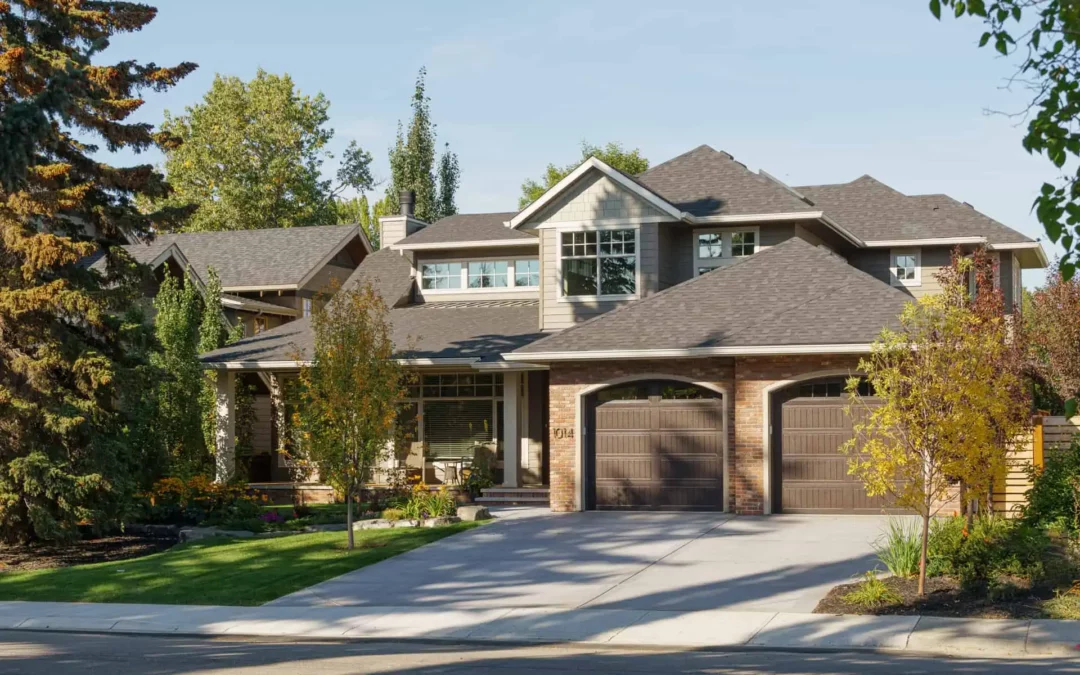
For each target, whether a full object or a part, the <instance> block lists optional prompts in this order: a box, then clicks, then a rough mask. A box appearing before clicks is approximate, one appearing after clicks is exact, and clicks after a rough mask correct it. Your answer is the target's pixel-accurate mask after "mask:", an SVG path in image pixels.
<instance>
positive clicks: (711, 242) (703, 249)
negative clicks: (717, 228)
mask: <svg viewBox="0 0 1080 675" xmlns="http://www.w3.org/2000/svg"><path fill="white" fill-rule="evenodd" d="M697 241H698V258H700V259H702V260H710V259H712V258H722V257H724V242H723V235H721V234H720V233H719V232H705V233H703V234H699V235H698V236H697Z"/></svg>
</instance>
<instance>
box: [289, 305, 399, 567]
mask: <svg viewBox="0 0 1080 675" xmlns="http://www.w3.org/2000/svg"><path fill="white" fill-rule="evenodd" d="M311 327H312V331H313V333H314V353H313V354H311V355H310V356H309V357H306V358H310V359H311V365H310V366H305V367H303V368H301V370H300V375H299V378H298V384H299V385H300V391H299V396H300V401H301V403H300V405H299V406H298V412H297V414H296V415H297V420H296V422H297V423H298V424H299V426H300V429H301V430H302V435H303V439H304V444H305V445H306V448H305V452H304V454H305V455H306V456H307V458H308V459H309V460H310V461H313V462H314V463H315V465H316V466H318V468H319V476H320V477H321V479H322V480H326V481H329V482H330V484H331V485H333V486H334V487H335V488H336V489H337V490H338V491H339V492H341V493H342V494H343V495H345V499H346V502H347V503H348V515H347V522H348V532H349V548H350V549H352V548H353V530H352V518H353V500H354V498H355V497H356V496H357V495H358V494H359V493H360V491H361V489H362V488H363V485H364V484H365V483H366V482H367V481H369V480H370V478H371V475H372V471H373V470H374V469H375V467H376V465H377V464H378V461H379V460H380V458H382V457H384V456H386V454H387V453H388V452H389V450H390V448H391V447H392V445H393V442H394V438H395V422H396V418H397V413H398V401H399V400H400V399H401V398H403V397H404V396H405V393H406V392H405V373H404V371H403V369H402V366H401V365H400V364H399V363H398V362H397V361H396V360H395V359H394V342H393V333H392V327H391V325H390V315H389V311H388V310H387V307H386V304H385V303H384V302H383V300H382V298H381V297H380V296H379V294H378V293H377V292H376V291H375V290H374V289H373V288H372V287H371V286H370V284H362V285H360V286H357V287H355V288H350V289H346V290H339V291H337V292H336V293H334V294H333V299H332V300H331V301H330V302H327V303H326V304H325V305H323V306H321V307H319V306H317V307H316V309H315V312H314V314H312V317H311ZM297 358H298V360H301V357H300V356H299V355H298V357H297Z"/></svg>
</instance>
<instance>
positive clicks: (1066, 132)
mask: <svg viewBox="0 0 1080 675" xmlns="http://www.w3.org/2000/svg"><path fill="white" fill-rule="evenodd" d="M943 8H948V9H951V10H952V12H953V14H954V15H955V16H956V17H957V18H959V17H962V16H964V15H965V14H967V15H970V16H973V17H976V18H978V19H980V20H982V21H983V22H985V24H986V31H985V32H984V33H983V34H982V37H980V39H979V46H980V47H986V46H989V45H993V48H994V50H995V51H996V52H998V53H999V54H1001V55H1003V56H1015V57H1017V59H1018V60H1019V64H1018V67H1017V73H1016V76H1015V77H1014V78H1013V81H1014V82H1018V83H1021V84H1022V85H1024V86H1026V87H1027V88H1028V89H1029V90H1030V92H1031V102H1030V104H1029V106H1028V110H1027V113H1028V114H1029V120H1028V124H1027V133H1026V134H1025V136H1024V139H1023V145H1024V149H1026V150H1027V151H1028V152H1030V153H1038V154H1042V155H1045V156H1046V157H1047V158H1048V159H1049V160H1050V161H1051V162H1052V163H1053V164H1054V166H1055V167H1057V168H1058V169H1062V170H1064V171H1065V173H1064V174H1063V175H1062V176H1061V178H1060V179H1059V180H1058V181H1057V183H1056V184H1054V183H1044V184H1043V185H1042V188H1041V190H1040V193H1039V196H1038V197H1037V198H1036V199H1035V204H1034V208H1035V212H1036V214H1037V216H1038V218H1039V222H1040V223H1042V226H1043V228H1044V229H1045V230H1046V234H1047V236H1049V237H1050V240H1051V241H1054V242H1058V243H1060V244H1061V245H1062V247H1063V248H1064V249H1065V255H1064V256H1063V257H1062V258H1061V260H1059V262H1058V265H1059V269H1060V271H1061V274H1062V276H1063V278H1064V279H1065V280H1066V281H1068V280H1069V279H1071V278H1072V277H1073V275H1074V274H1075V272H1076V268H1077V264H1078V262H1080V257H1078V256H1080V252H1078V249H1077V245H1078V243H1080V163H1077V162H1076V161H1073V162H1072V163H1071V164H1070V167H1069V168H1066V166H1065V165H1066V163H1067V162H1068V160H1069V158H1070V157H1072V158H1073V159H1074V160H1075V159H1078V158H1080V11H1078V8H1077V4H1076V2H1075V1H1074V0H991V1H990V2H987V1H986V0H930V11H931V12H932V13H933V14H934V16H935V17H937V18H938V19H940V18H941V13H942V9H943ZM1031 113H1033V114H1031Z"/></svg>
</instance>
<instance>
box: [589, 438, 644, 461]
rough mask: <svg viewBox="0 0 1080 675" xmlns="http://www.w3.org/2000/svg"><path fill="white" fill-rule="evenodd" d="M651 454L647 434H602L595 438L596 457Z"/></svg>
mask: <svg viewBox="0 0 1080 675" xmlns="http://www.w3.org/2000/svg"><path fill="white" fill-rule="evenodd" d="M651 454H652V451H651V449H650V444H649V434H648V432H645V433H644V434H642V433H640V432H638V433H626V432H614V433H612V432H602V433H598V434H597V436H596V456H597V458H598V459H599V458H600V457H605V456H608V455H643V456H649V455H651Z"/></svg>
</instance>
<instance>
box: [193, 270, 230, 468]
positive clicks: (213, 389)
mask: <svg viewBox="0 0 1080 675" xmlns="http://www.w3.org/2000/svg"><path fill="white" fill-rule="evenodd" d="M222 316H223V313H222V309H221V279H220V277H218V274H217V272H216V271H215V270H214V268H213V267H211V268H210V269H209V272H208V273H207V279H206V288H204V289H203V305H202V316H201V317H199V345H198V350H199V353H200V354H205V353H206V352H211V351H213V350H215V349H217V348H218V347H222V346H224V345H225V342H226V340H227V339H228V338H229V334H228V332H227V331H226V330H225V324H224V322H223V321H222ZM217 375H218V374H217V371H216V370H204V371H203V374H202V386H201V388H200V389H199V408H200V410H201V411H202V425H201V426H202V434H203V444H204V446H205V447H206V448H207V450H209V451H210V452H214V451H216V449H217V445H216V440H217Z"/></svg>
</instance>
